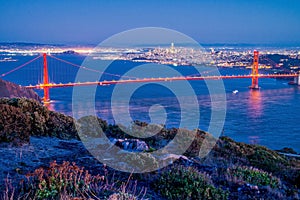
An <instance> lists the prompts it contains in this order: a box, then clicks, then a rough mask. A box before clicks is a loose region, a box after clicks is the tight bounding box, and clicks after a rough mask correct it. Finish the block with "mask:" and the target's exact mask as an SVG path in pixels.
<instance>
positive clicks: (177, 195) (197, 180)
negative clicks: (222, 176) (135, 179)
mask: <svg viewBox="0 0 300 200" xmlns="http://www.w3.org/2000/svg"><path fill="white" fill-rule="evenodd" d="M153 187H154V189H155V190H157V191H159V192H160V193H161V195H162V196H163V197H165V198H167V199H214V200H215V199H228V192H227V191H223V190H222V189H219V188H216V187H215V186H214V185H213V183H212V181H211V178H210V176H209V175H207V174H205V173H202V172H198V171H197V170H196V169H194V168H192V167H183V166H176V167H174V168H172V169H171V170H165V171H164V172H162V173H161V174H160V176H159V178H158V180H156V181H155V182H154V183H153Z"/></svg>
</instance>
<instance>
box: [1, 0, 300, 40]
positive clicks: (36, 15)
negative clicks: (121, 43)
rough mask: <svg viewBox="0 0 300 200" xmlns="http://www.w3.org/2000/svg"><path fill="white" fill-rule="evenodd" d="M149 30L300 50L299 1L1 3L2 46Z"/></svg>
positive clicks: (11, 0) (38, 0)
mask: <svg viewBox="0 0 300 200" xmlns="http://www.w3.org/2000/svg"><path fill="white" fill-rule="evenodd" d="M149 26H151V27H164V28H170V29H174V30H177V31H180V32H182V33H184V34H186V35H188V36H190V37H192V38H194V39H195V40H197V41H198V42H200V43H253V44H259V43H263V44H268V43H271V44H294V43H297V44H300V1H299V0H263V1H262V0H251V1H248V0H244V1H243V0H223V1H222V0H210V1H208V0H207V1H201V0H199V1H196V0H195V1H189V0H185V1H178V0H170V1H168V0H165V1H164V0H157V1H156V0H153V1H150V0H148V1H145V0H139V1H130V0H114V1H104V0H89V1H81V0H77V1H76V0H70V1H68V0H67V1H63V0H61V1H59V0H52V1H50V0H49V1H42V0H34V1H33V0H26V1H22V0H5V1H4V0H0V42H37V43H66V44H97V43H99V42H101V41H103V40H104V39H106V38H108V37H110V36H111V35H113V34H116V33H119V32H122V31H125V30H128V29H132V28H139V27H149Z"/></svg>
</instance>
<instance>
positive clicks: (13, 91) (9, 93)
mask: <svg viewBox="0 0 300 200" xmlns="http://www.w3.org/2000/svg"><path fill="white" fill-rule="evenodd" d="M1 97H8V98H13V97H25V98H28V99H35V100H37V101H39V102H41V98H40V97H39V96H38V95H37V94H36V93H35V92H34V91H33V90H31V89H27V88H24V87H22V86H19V85H17V84H14V83H11V82H8V81H4V80H2V79H0V98H1Z"/></svg>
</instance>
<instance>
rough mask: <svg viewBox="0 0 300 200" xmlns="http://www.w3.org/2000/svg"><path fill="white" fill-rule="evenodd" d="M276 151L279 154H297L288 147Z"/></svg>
mask: <svg viewBox="0 0 300 200" xmlns="http://www.w3.org/2000/svg"><path fill="white" fill-rule="evenodd" d="M277 151H278V152H280V153H289V154H297V152H296V151H295V150H294V149H292V148H289V147H284V148H282V149H280V150H277Z"/></svg>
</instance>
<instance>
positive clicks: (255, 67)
mask: <svg viewBox="0 0 300 200" xmlns="http://www.w3.org/2000/svg"><path fill="white" fill-rule="evenodd" d="M253 53H254V57H253V66H252V73H251V75H252V85H251V86H250V88H251V89H255V90H257V89H259V87H258V51H256V50H254V52H253Z"/></svg>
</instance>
